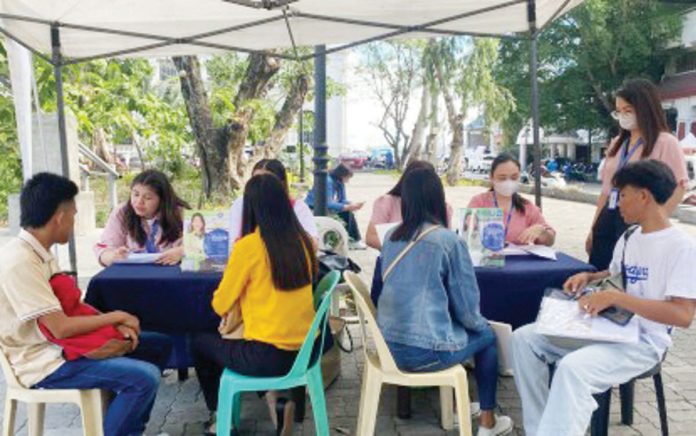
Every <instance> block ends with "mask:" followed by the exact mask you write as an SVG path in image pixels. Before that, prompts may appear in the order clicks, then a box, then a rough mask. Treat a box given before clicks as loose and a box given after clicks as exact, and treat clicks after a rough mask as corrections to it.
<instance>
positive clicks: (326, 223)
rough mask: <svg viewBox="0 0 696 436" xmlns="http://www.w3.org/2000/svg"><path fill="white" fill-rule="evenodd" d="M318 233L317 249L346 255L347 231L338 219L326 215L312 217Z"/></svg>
mask: <svg viewBox="0 0 696 436" xmlns="http://www.w3.org/2000/svg"><path fill="white" fill-rule="evenodd" d="M314 223H315V224H316V226H317V232H318V233H319V249H320V250H330V251H334V252H336V254H340V255H341V256H348V232H346V229H345V227H343V224H341V223H340V222H339V221H337V220H335V219H333V218H329V217H327V216H316V217H314Z"/></svg>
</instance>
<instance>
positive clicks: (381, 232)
mask: <svg viewBox="0 0 696 436" xmlns="http://www.w3.org/2000/svg"><path fill="white" fill-rule="evenodd" d="M399 224H401V223H388V224H377V225H376V226H375V229H376V230H377V236H378V237H379V243H380V244H382V245H384V238H385V237H386V236H387V232H388V231H389V230H391V229H393V228H394V227H396V226H398V225H399Z"/></svg>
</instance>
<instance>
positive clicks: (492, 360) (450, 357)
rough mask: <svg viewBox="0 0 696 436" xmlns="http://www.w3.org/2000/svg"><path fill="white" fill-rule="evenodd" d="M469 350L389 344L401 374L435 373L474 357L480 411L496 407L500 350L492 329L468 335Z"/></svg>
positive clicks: (467, 347)
mask: <svg viewBox="0 0 696 436" xmlns="http://www.w3.org/2000/svg"><path fill="white" fill-rule="evenodd" d="M467 333H468V334H469V342H468V343H467V345H466V347H464V348H462V349H461V350H456V351H435V350H428V349H424V348H419V347H412V346H410V345H403V344H398V343H395V342H388V343H387V345H388V346H389V349H390V350H391V352H392V355H393V356H394V360H395V361H396V365H397V366H398V367H399V369H401V370H402V371H408V372H432V371H440V370H443V369H447V368H451V367H453V366H454V365H458V364H461V363H463V362H464V361H466V360H467V359H469V358H470V357H472V356H473V357H474V362H475V364H476V367H475V370H474V375H475V377H476V385H477V386H478V396H479V401H480V402H481V410H493V409H494V408H495V407H496V399H495V396H496V389H497V388H498V350H497V349H496V347H495V333H493V329H491V328H490V327H489V326H486V328H485V329H484V330H482V331H480V332H469V331H467Z"/></svg>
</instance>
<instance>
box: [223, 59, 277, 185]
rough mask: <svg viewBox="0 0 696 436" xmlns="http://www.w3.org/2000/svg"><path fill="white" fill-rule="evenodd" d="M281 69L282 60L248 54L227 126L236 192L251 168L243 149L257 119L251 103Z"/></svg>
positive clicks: (266, 88)
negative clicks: (233, 109) (242, 77)
mask: <svg viewBox="0 0 696 436" xmlns="http://www.w3.org/2000/svg"><path fill="white" fill-rule="evenodd" d="M278 70H280V61H279V60H278V59H277V58H270V57H268V56H264V55H261V54H257V53H254V54H251V55H249V65H248V66H247V69H246V72H245V74H244V79H242V82H241V84H240V85H239V91H238V92H237V95H236V97H235V99H234V107H235V109H236V110H237V112H236V114H235V115H234V117H233V118H232V119H231V120H230V121H229V122H228V123H227V126H226V127H225V131H226V132H227V134H228V138H227V150H228V156H229V160H230V166H231V168H232V170H233V171H232V175H231V178H232V187H233V189H239V188H241V187H242V180H243V177H244V176H245V172H246V167H247V165H248V161H247V160H245V159H243V155H244V146H245V145H246V141H247V138H248V136H249V127H250V124H251V120H252V119H253V118H254V110H253V109H252V107H251V106H250V105H249V103H250V101H251V100H255V99H259V98H263V97H264V96H265V95H266V91H267V90H268V84H269V82H270V81H271V79H272V78H273V76H274V75H275V74H276V73H277V72H278Z"/></svg>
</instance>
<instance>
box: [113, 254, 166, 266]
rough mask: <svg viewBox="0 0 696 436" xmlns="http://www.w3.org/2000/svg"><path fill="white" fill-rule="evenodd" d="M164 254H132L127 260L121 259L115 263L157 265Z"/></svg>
mask: <svg viewBox="0 0 696 436" xmlns="http://www.w3.org/2000/svg"><path fill="white" fill-rule="evenodd" d="M161 255H162V253H130V254H129V255H128V257H127V258H126V259H120V260H117V261H115V262H114V263H134V264H141V263H155V261H156V260H157V259H159V257H160V256H161Z"/></svg>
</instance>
